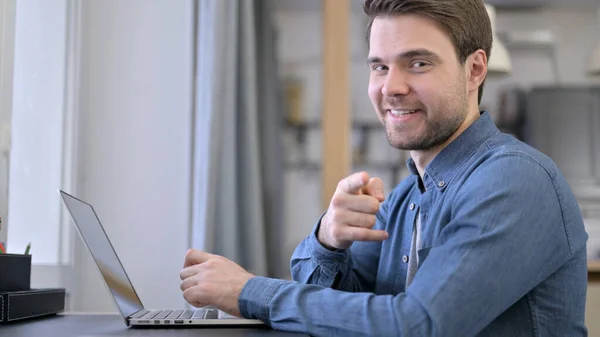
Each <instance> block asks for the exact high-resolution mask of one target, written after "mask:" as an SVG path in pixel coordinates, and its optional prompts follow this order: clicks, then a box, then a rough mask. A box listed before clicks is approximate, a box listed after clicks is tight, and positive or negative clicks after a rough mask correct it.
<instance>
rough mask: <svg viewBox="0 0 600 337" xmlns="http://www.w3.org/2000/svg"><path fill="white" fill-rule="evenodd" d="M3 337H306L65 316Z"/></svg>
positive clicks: (15, 328)
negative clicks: (142, 325)
mask: <svg viewBox="0 0 600 337" xmlns="http://www.w3.org/2000/svg"><path fill="white" fill-rule="evenodd" d="M0 336H11V337H35V336H61V337H84V336H85V337H91V336H94V337H101V336H115V337H124V336H161V337H170V336H173V337H175V336H177V337H188V336H190V337H191V336H194V337H199V336H202V337H259V336H266V337H269V336H272V337H295V336H306V335H303V334H296V333H290V332H283V331H276V330H272V329H268V328H151V329H150V328H143V329H142V328H128V327H127V326H126V325H125V322H124V321H123V317H122V316H121V315H116V314H68V313H65V314H59V315H55V316H48V317H44V318H38V319H35V320H28V321H21V322H15V323H12V324H9V325H5V326H2V327H0Z"/></svg>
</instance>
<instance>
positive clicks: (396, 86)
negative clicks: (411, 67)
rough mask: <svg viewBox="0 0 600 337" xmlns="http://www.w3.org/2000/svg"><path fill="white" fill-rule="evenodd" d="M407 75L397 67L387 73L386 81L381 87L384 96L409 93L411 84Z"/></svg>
mask: <svg viewBox="0 0 600 337" xmlns="http://www.w3.org/2000/svg"><path fill="white" fill-rule="evenodd" d="M406 80H407V77H406V75H404V74H402V73H401V72H400V71H399V70H397V69H393V68H392V69H390V70H389V71H388V73H387V75H386V78H385V82H384V84H383V87H382V88H381V93H382V94H383V95H384V96H388V97H394V96H398V95H408V93H409V92H410V86H409V85H408V83H407V81H406Z"/></svg>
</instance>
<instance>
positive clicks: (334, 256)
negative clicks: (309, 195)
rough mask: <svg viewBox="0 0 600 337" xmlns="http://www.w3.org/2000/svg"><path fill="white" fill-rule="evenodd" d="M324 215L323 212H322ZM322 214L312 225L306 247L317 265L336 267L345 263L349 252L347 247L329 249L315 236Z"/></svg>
mask: <svg viewBox="0 0 600 337" xmlns="http://www.w3.org/2000/svg"><path fill="white" fill-rule="evenodd" d="M323 215H325V213H323ZM323 215H321V218H320V219H319V221H318V222H317V224H316V225H315V226H314V228H313V231H312V233H311V235H310V236H309V238H308V247H309V250H310V255H311V256H312V257H313V258H314V259H315V260H316V262H317V263H318V264H319V265H322V266H326V267H328V268H330V269H337V268H336V267H337V266H339V264H340V263H342V264H347V263H348V257H349V255H350V252H349V251H348V250H347V249H336V250H330V249H328V248H325V246H323V245H322V244H321V243H320V242H319V239H318V238H317V233H318V231H319V227H320V226H321V220H322V219H323Z"/></svg>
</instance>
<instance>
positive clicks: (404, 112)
mask: <svg viewBox="0 0 600 337" xmlns="http://www.w3.org/2000/svg"><path fill="white" fill-rule="evenodd" d="M390 112H391V113H392V115H394V116H403V115H409V114H412V113H415V112H417V110H390Z"/></svg>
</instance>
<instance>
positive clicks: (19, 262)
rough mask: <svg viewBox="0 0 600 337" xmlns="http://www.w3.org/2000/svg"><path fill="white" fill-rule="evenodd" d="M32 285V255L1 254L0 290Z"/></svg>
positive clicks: (26, 287)
mask: <svg viewBox="0 0 600 337" xmlns="http://www.w3.org/2000/svg"><path fill="white" fill-rule="evenodd" d="M30 287H31V255H22V254H0V292H5V291H20V290H28V289H30Z"/></svg>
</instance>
